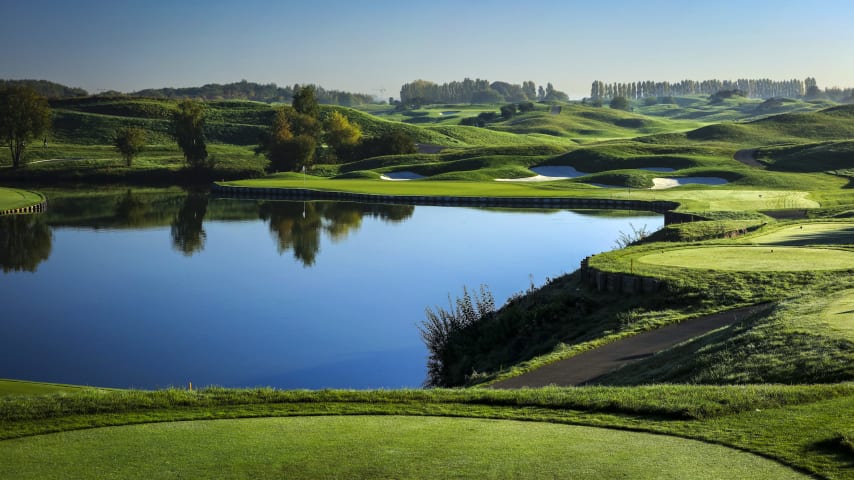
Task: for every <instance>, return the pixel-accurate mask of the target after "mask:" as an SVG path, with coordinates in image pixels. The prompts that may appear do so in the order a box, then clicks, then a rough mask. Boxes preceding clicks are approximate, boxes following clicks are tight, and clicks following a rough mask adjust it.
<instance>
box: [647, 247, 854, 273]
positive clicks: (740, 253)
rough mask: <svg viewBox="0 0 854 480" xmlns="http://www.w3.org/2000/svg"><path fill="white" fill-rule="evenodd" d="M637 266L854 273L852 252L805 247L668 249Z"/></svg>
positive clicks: (648, 256)
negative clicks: (849, 271) (839, 271)
mask: <svg viewBox="0 0 854 480" xmlns="http://www.w3.org/2000/svg"><path fill="white" fill-rule="evenodd" d="M637 261H638V262H640V263H645V264H649V265H663V266H669V267H681V268H692V269H708V270H732V271H748V272H783V271H791V272H799V271H805V270H848V269H854V252H851V251H847V250H836V249H830V248H806V247H773V248H769V247H746V246H739V247H724V246H709V247H704V248H678V249H669V250H665V251H663V252H661V253H650V254H647V255H643V256H640V257H638V258H637Z"/></svg>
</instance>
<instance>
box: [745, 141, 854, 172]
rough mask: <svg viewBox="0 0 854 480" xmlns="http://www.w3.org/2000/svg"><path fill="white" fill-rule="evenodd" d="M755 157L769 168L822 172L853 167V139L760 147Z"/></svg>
mask: <svg viewBox="0 0 854 480" xmlns="http://www.w3.org/2000/svg"><path fill="white" fill-rule="evenodd" d="M757 159H758V160H759V161H760V162H762V163H764V164H766V165H768V168H769V169H772V170H779V171H787V172H823V171H827V170H844V169H850V168H854V141H850V140H844V141H834V142H820V143H807V144H804V145H788V146H782V147H766V148H761V149H759V151H758V152H757Z"/></svg>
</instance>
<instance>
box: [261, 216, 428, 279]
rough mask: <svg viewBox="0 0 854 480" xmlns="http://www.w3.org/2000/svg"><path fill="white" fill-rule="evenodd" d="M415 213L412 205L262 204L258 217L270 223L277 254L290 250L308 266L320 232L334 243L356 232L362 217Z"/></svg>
mask: <svg viewBox="0 0 854 480" xmlns="http://www.w3.org/2000/svg"><path fill="white" fill-rule="evenodd" d="M414 211H415V207H414V206H412V205H380V204H365V203H344V202H305V203H298V202H263V203H261V206H260V210H259V214H258V215H259V217H260V218H261V219H262V220H266V221H268V222H269V224H270V232H271V233H272V234H273V238H274V240H275V241H276V247H277V249H278V251H279V254H282V253H284V252H286V251H288V250H292V251H293V253H294V258H296V259H297V260H299V261H300V262H302V264H303V265H304V266H306V267H310V266H312V265H314V262H315V260H316V258H317V254H318V252H319V251H320V236H321V232H325V233H326V234H327V235H328V236H329V238H330V239H331V240H332V241H333V242H335V241H341V240H343V239H345V238H347V236H348V235H349V234H350V232H354V231H356V230H358V229H359V227H360V226H361V225H362V218H364V217H365V216H370V217H374V218H379V219H382V220H385V221H388V222H400V221H403V220H406V219H407V218H409V217H411V216H412V213H413V212H414Z"/></svg>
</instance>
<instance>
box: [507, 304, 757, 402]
mask: <svg viewBox="0 0 854 480" xmlns="http://www.w3.org/2000/svg"><path fill="white" fill-rule="evenodd" d="M772 306H773V304H770V303H763V304H759V305H753V306H750V307H742V308H736V309H733V310H728V311H726V312H720V313H715V314H712V315H705V316H702V317H697V318H692V319H690V320H685V321H683V322H680V323H675V324H672V325H667V326H665V327H661V328H658V329H655V330H652V331H649V332H644V333H639V334H637V335H633V336H631V337H628V338H624V339H622V340H617V341H616V342H613V343H609V344H607V345H603V346H601V347H599V348H595V349H593V350H588V351H586V352H583V353H580V354H578V355H576V356H574V357H570V358H567V359H565V360H559V361H557V362H554V363H550V364H548V365H546V366H544V367H540V368H538V369H536V370H533V371H531V372H527V373H523V374H522V375H519V376H518V377H513V378H508V379H507V380H502V381H500V382H497V383H494V384H492V385H490V386H491V387H492V388H523V387H532V388H536V387H545V386H548V385H557V386H561V387H568V386H574V385H583V384H585V383H589V382H591V381H593V380H595V379H597V378H599V377H601V376H602V375H605V374H606V373H609V372H611V371H613V370H616V369H617V368H619V367H621V366H623V365H626V364H628V363H632V362H636V361H638V360H642V359H644V358H647V357H649V356H652V355H654V354H655V353H656V352H660V351H662V350H665V349H667V348H670V347H672V346H674V345H676V344H678V343H682V342H684V341H686V340H690V339H692V338H694V337H698V336H701V335H704V334H706V333H708V332H711V331H712V330H717V329H719V328H721V327H726V326H729V325H732V324H734V323H736V322H739V321H741V320H744V319H745V318H748V317H750V316H751V315H753V314H755V313H757V312H760V311H763V310H768V309H770V308H771V307H772Z"/></svg>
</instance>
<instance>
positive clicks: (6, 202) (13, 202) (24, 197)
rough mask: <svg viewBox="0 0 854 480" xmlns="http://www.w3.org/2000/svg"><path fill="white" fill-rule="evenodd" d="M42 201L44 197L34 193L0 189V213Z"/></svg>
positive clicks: (14, 189)
mask: <svg viewBox="0 0 854 480" xmlns="http://www.w3.org/2000/svg"><path fill="white" fill-rule="evenodd" d="M43 201H44V197H43V196H41V195H40V194H38V193H35V192H28V191H26V190H18V189H16V188H3V187H0V211H3V210H10V209H13V208H22V207H29V206H32V205H36V204H38V203H41V202H43Z"/></svg>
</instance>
